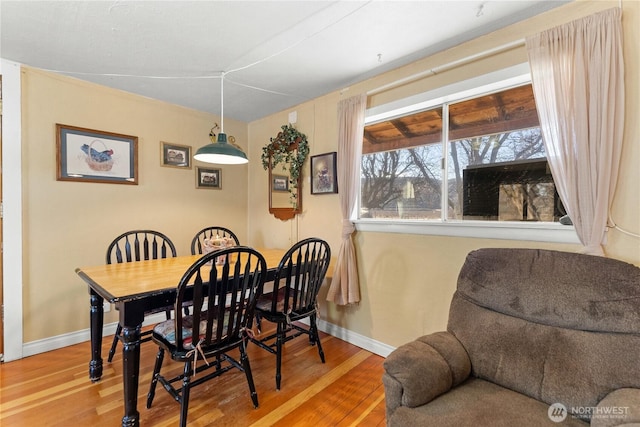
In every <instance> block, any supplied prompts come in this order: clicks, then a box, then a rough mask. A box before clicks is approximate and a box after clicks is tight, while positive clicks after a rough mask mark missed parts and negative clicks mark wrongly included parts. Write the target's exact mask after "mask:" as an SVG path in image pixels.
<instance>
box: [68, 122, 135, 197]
mask: <svg viewBox="0 0 640 427" xmlns="http://www.w3.org/2000/svg"><path fill="white" fill-rule="evenodd" d="M56 163H57V179H58V181H84V182H102V183H110V184H132V185H137V184H138V137H137V136H130V135H122V134H119V133H113V132H105V131H100V130H93V129H85V128H81V127H77V126H67V125H61V124H59V123H57V124H56Z"/></svg>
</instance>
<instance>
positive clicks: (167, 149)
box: [160, 141, 191, 169]
mask: <svg viewBox="0 0 640 427" xmlns="http://www.w3.org/2000/svg"><path fill="white" fill-rule="evenodd" d="M160 165H161V166H167V167H170V168H180V169H191V147H190V146H188V145H178V144H171V143H169V142H162V141H161V142H160Z"/></svg>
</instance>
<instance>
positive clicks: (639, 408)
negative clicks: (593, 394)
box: [591, 388, 640, 427]
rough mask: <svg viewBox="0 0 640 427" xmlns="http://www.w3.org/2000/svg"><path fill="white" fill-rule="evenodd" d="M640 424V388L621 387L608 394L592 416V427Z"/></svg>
mask: <svg viewBox="0 0 640 427" xmlns="http://www.w3.org/2000/svg"><path fill="white" fill-rule="evenodd" d="M632 425H633V426H637V425H640V389H638V388H619V389H617V390H614V391H612V392H611V393H609V394H607V395H606V396H605V397H604V398H603V399H602V400H601V401H600V402H599V403H598V406H596V409H595V411H594V414H593V415H592V416H591V426H592V427H614V426H632Z"/></svg>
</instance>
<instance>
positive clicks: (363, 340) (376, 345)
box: [302, 319, 396, 357]
mask: <svg viewBox="0 0 640 427" xmlns="http://www.w3.org/2000/svg"><path fill="white" fill-rule="evenodd" d="M302 323H304V324H306V325H308V324H309V321H308V320H306V319H305V320H303V321H302ZM318 329H320V330H321V331H322V332H326V333H327V334H329V335H332V336H334V337H336V338H340V339H341V340H342V341H346V342H348V343H349V344H353V345H355V346H358V347H360V348H363V349H365V350H367V351H370V352H371V353H374V354H377V355H378V356H382V357H387V356H388V355H389V353H391V352H392V351H393V350H395V349H396V348H395V347H392V346H390V345H387V344H385V343H382V342H380V341H376V340H374V339H371V338H369V337H365V336H364V335H360V334H358V333H357V332H353V331H350V330H349V329H345V328H342V327H340V326H337V325H334V324H333V323H329V322H325V321H324V320H322V319H320V320H318Z"/></svg>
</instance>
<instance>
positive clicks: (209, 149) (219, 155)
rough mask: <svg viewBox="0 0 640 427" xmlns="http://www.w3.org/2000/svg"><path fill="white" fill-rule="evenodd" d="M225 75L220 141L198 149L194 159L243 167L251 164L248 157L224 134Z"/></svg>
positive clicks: (221, 80)
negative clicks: (245, 164) (242, 165)
mask: <svg viewBox="0 0 640 427" xmlns="http://www.w3.org/2000/svg"><path fill="white" fill-rule="evenodd" d="M224 74H225V73H221V74H220V133H218V140H217V141H216V142H213V143H211V144H207V145H205V146H204V147H200V148H198V151H196V154H195V155H194V156H193V158H194V159H196V160H198V161H200V162H205V163H215V164H220V165H241V164H244V163H248V162H249V159H247V155H246V154H245V153H244V151H242V149H241V148H240V147H238V146H237V145H236V144H234V143H229V142H228V141H227V134H226V133H224Z"/></svg>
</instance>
